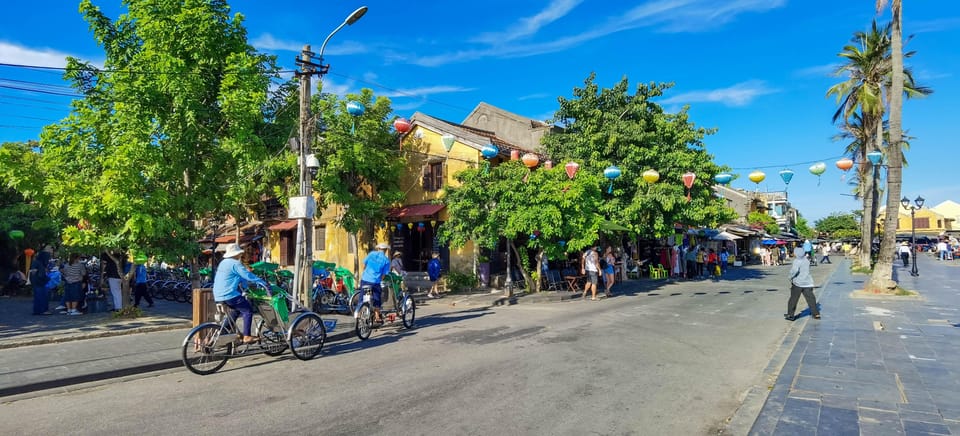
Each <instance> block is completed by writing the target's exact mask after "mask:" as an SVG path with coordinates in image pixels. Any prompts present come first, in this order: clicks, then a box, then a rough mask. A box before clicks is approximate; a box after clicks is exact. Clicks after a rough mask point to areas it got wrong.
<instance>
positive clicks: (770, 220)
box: [747, 212, 799, 235]
mask: <svg viewBox="0 0 960 436" xmlns="http://www.w3.org/2000/svg"><path fill="white" fill-rule="evenodd" d="M747 223H749V224H750V225H751V226H754V227H760V228H763V231H765V232H767V233H769V234H771V235H776V234H777V233H780V226H778V225H777V219H776V218H774V217H772V216H770V215H768V214H766V213H763V212H750V213H748V214H747ZM798 230H799V229H798Z"/></svg>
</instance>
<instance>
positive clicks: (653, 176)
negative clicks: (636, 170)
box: [642, 169, 660, 184]
mask: <svg viewBox="0 0 960 436" xmlns="http://www.w3.org/2000/svg"><path fill="white" fill-rule="evenodd" d="M642 177H643V181H644V182H647V183H649V184H654V183H657V180H660V173H658V172H657V170H652V169H651V170H646V171H644V172H643V175H642Z"/></svg>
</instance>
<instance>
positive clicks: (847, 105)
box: [827, 21, 890, 266]
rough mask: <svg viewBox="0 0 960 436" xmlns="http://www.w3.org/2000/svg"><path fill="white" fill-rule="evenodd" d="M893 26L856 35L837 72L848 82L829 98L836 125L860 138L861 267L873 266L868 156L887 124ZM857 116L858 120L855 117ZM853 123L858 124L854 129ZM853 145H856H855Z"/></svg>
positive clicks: (856, 150) (853, 152)
mask: <svg viewBox="0 0 960 436" xmlns="http://www.w3.org/2000/svg"><path fill="white" fill-rule="evenodd" d="M889 32H890V26H889V25H887V26H884V27H883V28H880V27H879V26H878V25H877V22H876V21H874V22H873V23H872V26H871V30H870V31H869V32H862V31H858V32H855V33H854V35H853V38H852V39H851V40H850V44H848V45H846V46H844V48H843V51H842V52H840V54H839V55H838V56H840V57H842V58H844V59H845V61H846V63H844V64H843V65H841V66H840V67H838V68H837V70H836V71H835V73H834V74H835V75H837V76H846V77H847V80H845V81H843V82H840V83H838V84H836V85H833V86H831V87H830V89H828V90H827V96H828V97H829V96H836V97H837V101H838V103H840V106H839V107H838V108H837V111H836V112H835V113H834V114H833V122H834V123H836V122H842V128H843V129H844V130H845V131H847V132H850V133H851V134H852V135H854V136H855V137H856V140H855V141H854V142H855V144H856V145H855V146H853V147H850V146H848V147H847V148H848V149H847V151H848V152H850V153H851V155H852V156H853V157H854V158H855V160H856V161H857V162H859V165H858V166H857V178H858V181H859V186H858V188H859V191H860V198H861V199H862V200H863V219H861V222H860V241H861V244H860V245H861V250H860V259H859V264H860V265H861V266H869V265H870V250H869V249H868V248H866V247H869V246H870V245H869V244H870V243H871V242H872V241H873V229H874V228H875V227H874V222H875V216H876V212H875V211H876V207H875V205H876V203H877V202H876V188H875V177H870V176H869V174H868V172H869V171H871V170H872V169H873V168H872V167H871V166H869V165H867V164H866V162H867V153H869V152H870V151H871V150H875V149H879V148H880V147H879V146H878V144H877V143H876V142H877V139H876V138H877V132H878V130H881V129H882V126H881V125H882V122H883V95H882V94H883V82H884V76H885V75H886V72H887V71H889V70H887V68H886V67H887V66H888V62H887V56H886V55H887V53H889V50H890V39H889V37H888V35H889ZM854 117H856V118H854ZM851 121H853V123H854V125H853V126H851ZM851 145H853V144H851Z"/></svg>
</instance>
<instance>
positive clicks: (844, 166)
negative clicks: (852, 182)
mask: <svg viewBox="0 0 960 436" xmlns="http://www.w3.org/2000/svg"><path fill="white" fill-rule="evenodd" d="M837 168H840V169H841V170H843V174H841V175H840V181H841V182H842V181H844V180H846V179H847V171H850V168H853V159H850V158H849V157H845V158H843V159H840V160H838V161H837Z"/></svg>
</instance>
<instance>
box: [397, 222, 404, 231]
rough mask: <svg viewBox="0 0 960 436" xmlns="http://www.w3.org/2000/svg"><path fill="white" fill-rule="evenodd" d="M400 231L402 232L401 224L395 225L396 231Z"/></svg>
mask: <svg viewBox="0 0 960 436" xmlns="http://www.w3.org/2000/svg"><path fill="white" fill-rule="evenodd" d="M401 230H403V224H401V223H397V231H398V232H399V231H401Z"/></svg>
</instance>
